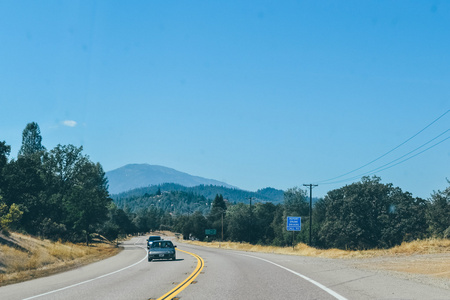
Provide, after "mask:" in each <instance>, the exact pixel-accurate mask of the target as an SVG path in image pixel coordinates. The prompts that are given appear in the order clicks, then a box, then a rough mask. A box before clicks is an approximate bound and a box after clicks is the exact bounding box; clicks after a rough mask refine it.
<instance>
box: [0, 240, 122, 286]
mask: <svg viewBox="0 0 450 300" xmlns="http://www.w3.org/2000/svg"><path fill="white" fill-rule="evenodd" d="M119 251H120V249H119V248H118V247H116V246H115V244H111V243H109V242H107V241H105V240H101V239H98V238H94V239H93V243H92V244H91V245H90V246H86V245H84V244H74V243H70V242H60V241H56V242H54V241H50V240H47V239H38V238H34V237H31V236H29V235H24V234H20V233H15V232H11V233H9V234H8V235H7V236H5V235H3V234H0V286H2V285H6V284H11V283H16V282H21V281H25V280H29V279H33V278H38V277H43V276H48V275H51V274H55V273H58V272H61V271H67V270H69V269H71V268H76V267H80V266H83V265H86V264H89V263H92V262H95V261H98V260H101V259H105V258H107V257H110V256H113V255H115V254H117V253H118V252H119Z"/></svg>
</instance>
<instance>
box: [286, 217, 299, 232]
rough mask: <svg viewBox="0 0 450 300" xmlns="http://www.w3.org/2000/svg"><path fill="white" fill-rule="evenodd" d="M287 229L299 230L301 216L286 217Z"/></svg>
mask: <svg viewBox="0 0 450 300" xmlns="http://www.w3.org/2000/svg"><path fill="white" fill-rule="evenodd" d="M286 230H287V231H301V230H302V218H301V217H287V226H286Z"/></svg>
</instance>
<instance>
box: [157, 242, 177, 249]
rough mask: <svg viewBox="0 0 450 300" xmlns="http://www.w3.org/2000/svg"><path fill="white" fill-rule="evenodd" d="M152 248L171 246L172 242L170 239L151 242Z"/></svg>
mask: <svg viewBox="0 0 450 300" xmlns="http://www.w3.org/2000/svg"><path fill="white" fill-rule="evenodd" d="M152 248H173V244H172V242H170V241H165V242H153V244H152Z"/></svg>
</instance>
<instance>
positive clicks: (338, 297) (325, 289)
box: [239, 254, 347, 300]
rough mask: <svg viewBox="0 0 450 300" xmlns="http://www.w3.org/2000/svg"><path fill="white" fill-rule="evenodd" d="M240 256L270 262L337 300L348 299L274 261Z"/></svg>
mask: <svg viewBox="0 0 450 300" xmlns="http://www.w3.org/2000/svg"><path fill="white" fill-rule="evenodd" d="M239 255H242V256H248V257H252V258H256V259H260V260H262V261H265V262H268V263H270V264H272V265H275V266H277V267H280V268H282V269H284V270H286V271H288V272H291V273H292V274H295V275H297V276H299V277H301V278H303V279H305V280H306V281H308V282H310V283H312V284H314V285H315V286H317V287H319V288H321V289H322V290H324V291H325V292H327V293H328V294H330V295H332V296H333V297H335V298H336V299H338V300H347V298H345V297H343V296H341V295H339V294H338V293H336V292H335V291H333V290H332V289H329V288H327V287H326V286H324V285H323V284H321V283H319V282H317V281H315V280H312V279H311V278H309V277H306V276H305V275H302V274H300V273H298V272H295V271H293V270H291V269H288V268H286V267H283V266H282V265H279V264H277V263H274V262H272V261H270V260H267V259H264V258H260V257H257V256H252V255H247V254H239Z"/></svg>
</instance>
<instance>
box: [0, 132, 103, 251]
mask: <svg viewBox="0 0 450 300" xmlns="http://www.w3.org/2000/svg"><path fill="white" fill-rule="evenodd" d="M41 141H42V138H41V136H40V130H39V126H38V125H37V124H36V123H30V124H28V125H27V126H26V128H25V129H24V131H23V138H22V147H21V148H20V151H19V153H18V156H17V159H12V160H10V161H8V159H7V157H8V155H9V152H10V147H9V146H6V144H5V143H4V142H2V143H1V144H0V168H1V169H0V175H1V176H0V196H1V198H2V199H1V203H0V207H1V212H0V213H1V216H0V217H1V218H2V219H3V220H6V221H3V222H2V229H4V230H5V229H7V228H12V227H14V228H15V229H17V230H22V231H25V232H28V233H30V234H34V235H39V236H42V237H47V238H52V239H65V240H74V241H77V240H81V239H83V240H85V241H86V243H89V238H90V234H91V233H92V232H94V231H96V230H97V228H98V226H99V225H100V224H102V223H103V222H104V221H105V220H106V219H107V214H108V205H110V203H111V199H110V198H109V195H108V190H107V187H108V186H107V180H106V177H105V173H104V171H103V169H102V167H101V165H100V164H98V163H97V164H96V163H93V162H91V161H90V160H89V157H88V156H86V155H83V154H82V151H83V148H82V147H79V148H77V147H75V146H73V145H67V146H62V145H58V146H57V147H55V148H54V149H52V150H50V151H47V150H46V149H45V147H43V146H42V144H41Z"/></svg>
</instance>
